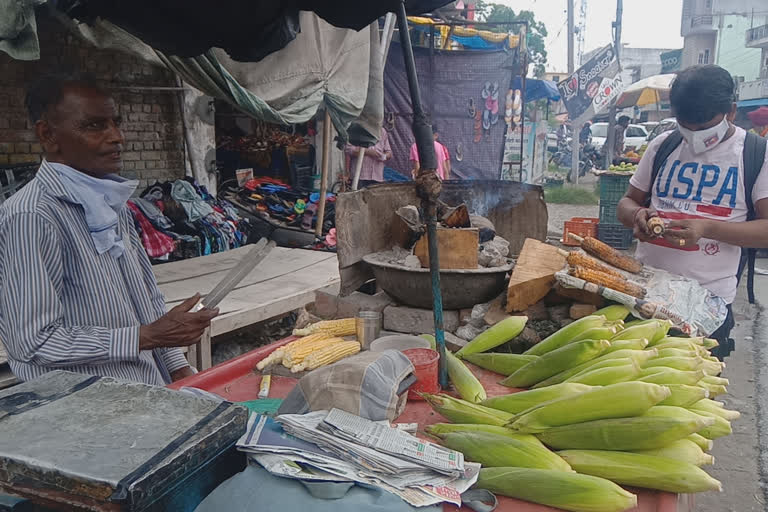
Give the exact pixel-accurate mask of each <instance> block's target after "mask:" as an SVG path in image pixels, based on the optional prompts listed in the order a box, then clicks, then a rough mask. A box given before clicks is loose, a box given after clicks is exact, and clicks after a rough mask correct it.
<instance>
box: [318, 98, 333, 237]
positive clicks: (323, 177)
mask: <svg viewBox="0 0 768 512" xmlns="http://www.w3.org/2000/svg"><path fill="white" fill-rule="evenodd" d="M331 130H333V125H332V124H331V114H330V113H329V112H328V107H326V108H325V119H324V120H323V156H322V160H321V164H320V201H319V202H318V203H317V225H316V226H315V236H316V237H317V238H321V237H322V236H323V221H324V220H325V196H326V194H327V193H328V160H329V157H330V152H331Z"/></svg>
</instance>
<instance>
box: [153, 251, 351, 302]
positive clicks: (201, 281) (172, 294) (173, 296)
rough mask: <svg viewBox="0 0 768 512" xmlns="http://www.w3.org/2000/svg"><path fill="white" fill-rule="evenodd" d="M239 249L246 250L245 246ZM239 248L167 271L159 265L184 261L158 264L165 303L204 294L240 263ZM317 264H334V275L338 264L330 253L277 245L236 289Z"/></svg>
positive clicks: (323, 266) (302, 270) (159, 282)
mask: <svg viewBox="0 0 768 512" xmlns="http://www.w3.org/2000/svg"><path fill="white" fill-rule="evenodd" d="M240 249H247V247H246V248H240ZM240 249H237V250H236V251H239V253H238V254H233V255H230V256H229V257H227V258H217V259H216V260H215V261H207V260H206V259H207V258H209V256H203V257H201V258H194V259H191V260H186V263H187V265H186V266H187V267H189V268H176V269H171V270H170V271H169V270H168V269H163V268H162V267H165V266H166V265H177V264H178V263H185V262H176V263H168V264H165V265H157V266H156V267H155V276H156V278H157V279H158V285H159V287H160V290H161V291H162V292H163V295H164V296H165V298H166V302H176V301H182V300H185V299H187V298H189V297H191V296H193V295H194V294H195V293H200V294H201V295H203V296H205V295H207V294H208V293H209V292H210V291H211V290H212V289H213V288H214V287H215V286H216V285H217V284H218V283H219V281H221V280H222V279H223V278H224V276H225V275H226V274H227V272H229V270H230V269H231V268H232V267H234V266H235V265H237V264H238V263H239V261H240V257H242V256H243V254H244V252H242V251H240ZM228 252H234V251H228ZM212 256H218V255H212ZM238 256H239V257H238ZM201 260H202V261H201ZM317 265H321V266H322V268H324V269H325V268H326V267H327V266H330V267H336V274H338V263H337V260H336V255H335V254H333V253H327V252H319V251H307V250H303V249H286V248H283V247H276V248H275V249H273V250H272V252H271V253H270V254H269V255H268V256H267V257H266V258H265V259H264V261H262V262H261V264H259V266H257V267H256V268H255V269H254V270H253V271H252V272H251V273H250V274H248V276H246V278H245V279H243V280H242V281H241V282H240V283H239V284H238V285H237V287H236V288H235V290H239V289H242V288H247V287H248V286H252V285H255V284H259V283H263V282H266V281H269V280H272V279H282V278H284V277H285V276H287V275H290V274H295V273H297V272H299V273H300V272H305V271H310V270H311V269H312V268H313V267H315V266H317Z"/></svg>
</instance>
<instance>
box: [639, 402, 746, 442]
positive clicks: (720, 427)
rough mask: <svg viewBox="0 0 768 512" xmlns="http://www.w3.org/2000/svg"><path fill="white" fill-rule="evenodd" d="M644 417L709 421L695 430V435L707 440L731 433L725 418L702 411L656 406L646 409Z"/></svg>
mask: <svg viewBox="0 0 768 512" xmlns="http://www.w3.org/2000/svg"><path fill="white" fill-rule="evenodd" d="M645 416H648V417H653V416H657V417H666V418H689V419H691V420H693V419H696V418H697V417H698V418H703V419H705V420H709V421H710V424H709V425H706V426H705V427H704V428H702V429H700V430H697V431H696V433H698V434H701V435H702V436H704V437H706V438H707V439H713V440H714V439H717V438H719V437H724V436H727V435H730V434H731V433H732V432H733V431H732V430H731V423H730V422H729V421H728V420H726V419H725V418H722V417H720V416H717V415H714V414H711V413H707V412H704V411H697V412H694V411H690V410H688V409H684V408H683V407H672V406H668V405H657V406H655V407H651V408H650V409H648V412H646V413H645Z"/></svg>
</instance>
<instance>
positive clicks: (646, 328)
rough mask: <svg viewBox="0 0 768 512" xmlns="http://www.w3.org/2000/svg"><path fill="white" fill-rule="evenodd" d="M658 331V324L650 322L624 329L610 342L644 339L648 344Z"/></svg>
mask: <svg viewBox="0 0 768 512" xmlns="http://www.w3.org/2000/svg"><path fill="white" fill-rule="evenodd" d="M659 329H660V326H659V323H658V322H650V323H647V324H643V325H635V326H633V327H626V328H625V329H624V330H622V331H620V332H619V333H618V334H616V336H614V337H613V338H611V341H615V340H636V339H646V340H648V342H649V343H650V342H651V340H652V339H653V338H654V337H655V336H656V333H657V332H658V330H659Z"/></svg>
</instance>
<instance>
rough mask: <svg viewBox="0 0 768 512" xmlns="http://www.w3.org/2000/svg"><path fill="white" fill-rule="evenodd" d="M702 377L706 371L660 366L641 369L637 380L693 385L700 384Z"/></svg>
mask: <svg viewBox="0 0 768 512" xmlns="http://www.w3.org/2000/svg"><path fill="white" fill-rule="evenodd" d="M702 377H704V372H703V371H701V370H694V371H683V370H675V369H674V368H667V367H665V366H658V367H655V368H646V369H644V370H641V371H640V374H639V375H638V376H637V380H639V381H641V382H651V383H653V384H686V385H689V386H693V385H695V384H698V382H699V381H700V380H701V378H702Z"/></svg>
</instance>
